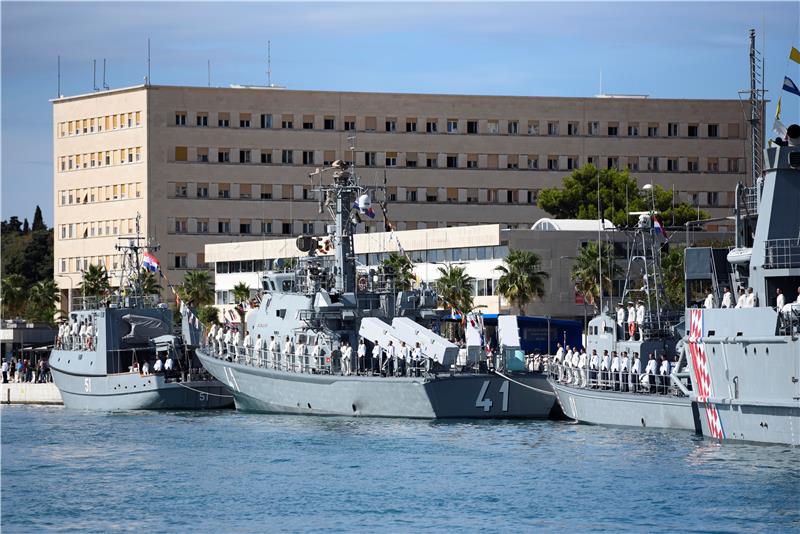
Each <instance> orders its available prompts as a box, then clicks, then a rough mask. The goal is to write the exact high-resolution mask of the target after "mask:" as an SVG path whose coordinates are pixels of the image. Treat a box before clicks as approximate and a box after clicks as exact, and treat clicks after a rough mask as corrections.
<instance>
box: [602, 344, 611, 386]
mask: <svg viewBox="0 0 800 534" xmlns="http://www.w3.org/2000/svg"><path fill="white" fill-rule="evenodd" d="M610 370H611V357H610V356H609V355H608V351H607V350H604V351H603V359H602V360H601V361H600V387H602V388H603V389H605V388H607V387H608V386H609V383H610V380H611V377H610V376H609V373H610V372H611V371H610Z"/></svg>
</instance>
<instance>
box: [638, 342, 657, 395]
mask: <svg viewBox="0 0 800 534" xmlns="http://www.w3.org/2000/svg"><path fill="white" fill-rule="evenodd" d="M657 365H658V364H657V363H656V357H655V355H653V353H652V352H651V353H650V355H649V356H648V360H647V367H645V369H644V376H643V377H642V383H643V384H644V385H645V386H646V387H647V391H649V392H650V393H652V392H653V385H654V384H655V376H656V366H657Z"/></svg>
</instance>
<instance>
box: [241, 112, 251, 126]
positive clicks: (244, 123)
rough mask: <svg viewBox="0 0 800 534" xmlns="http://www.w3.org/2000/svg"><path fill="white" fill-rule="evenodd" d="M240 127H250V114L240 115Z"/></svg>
mask: <svg viewBox="0 0 800 534" xmlns="http://www.w3.org/2000/svg"><path fill="white" fill-rule="evenodd" d="M239 128H250V114H249V113H247V114H240V115H239Z"/></svg>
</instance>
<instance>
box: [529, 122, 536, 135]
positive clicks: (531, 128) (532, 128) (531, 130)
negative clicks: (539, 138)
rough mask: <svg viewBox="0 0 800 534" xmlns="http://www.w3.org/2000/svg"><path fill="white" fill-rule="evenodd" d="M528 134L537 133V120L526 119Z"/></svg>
mask: <svg viewBox="0 0 800 534" xmlns="http://www.w3.org/2000/svg"><path fill="white" fill-rule="evenodd" d="M528 135H539V121H528Z"/></svg>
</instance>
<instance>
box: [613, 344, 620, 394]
mask: <svg viewBox="0 0 800 534" xmlns="http://www.w3.org/2000/svg"><path fill="white" fill-rule="evenodd" d="M611 385H612V386H613V389H614V391H617V390H618V389H619V356H618V355H617V351H613V352H612V353H611Z"/></svg>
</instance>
